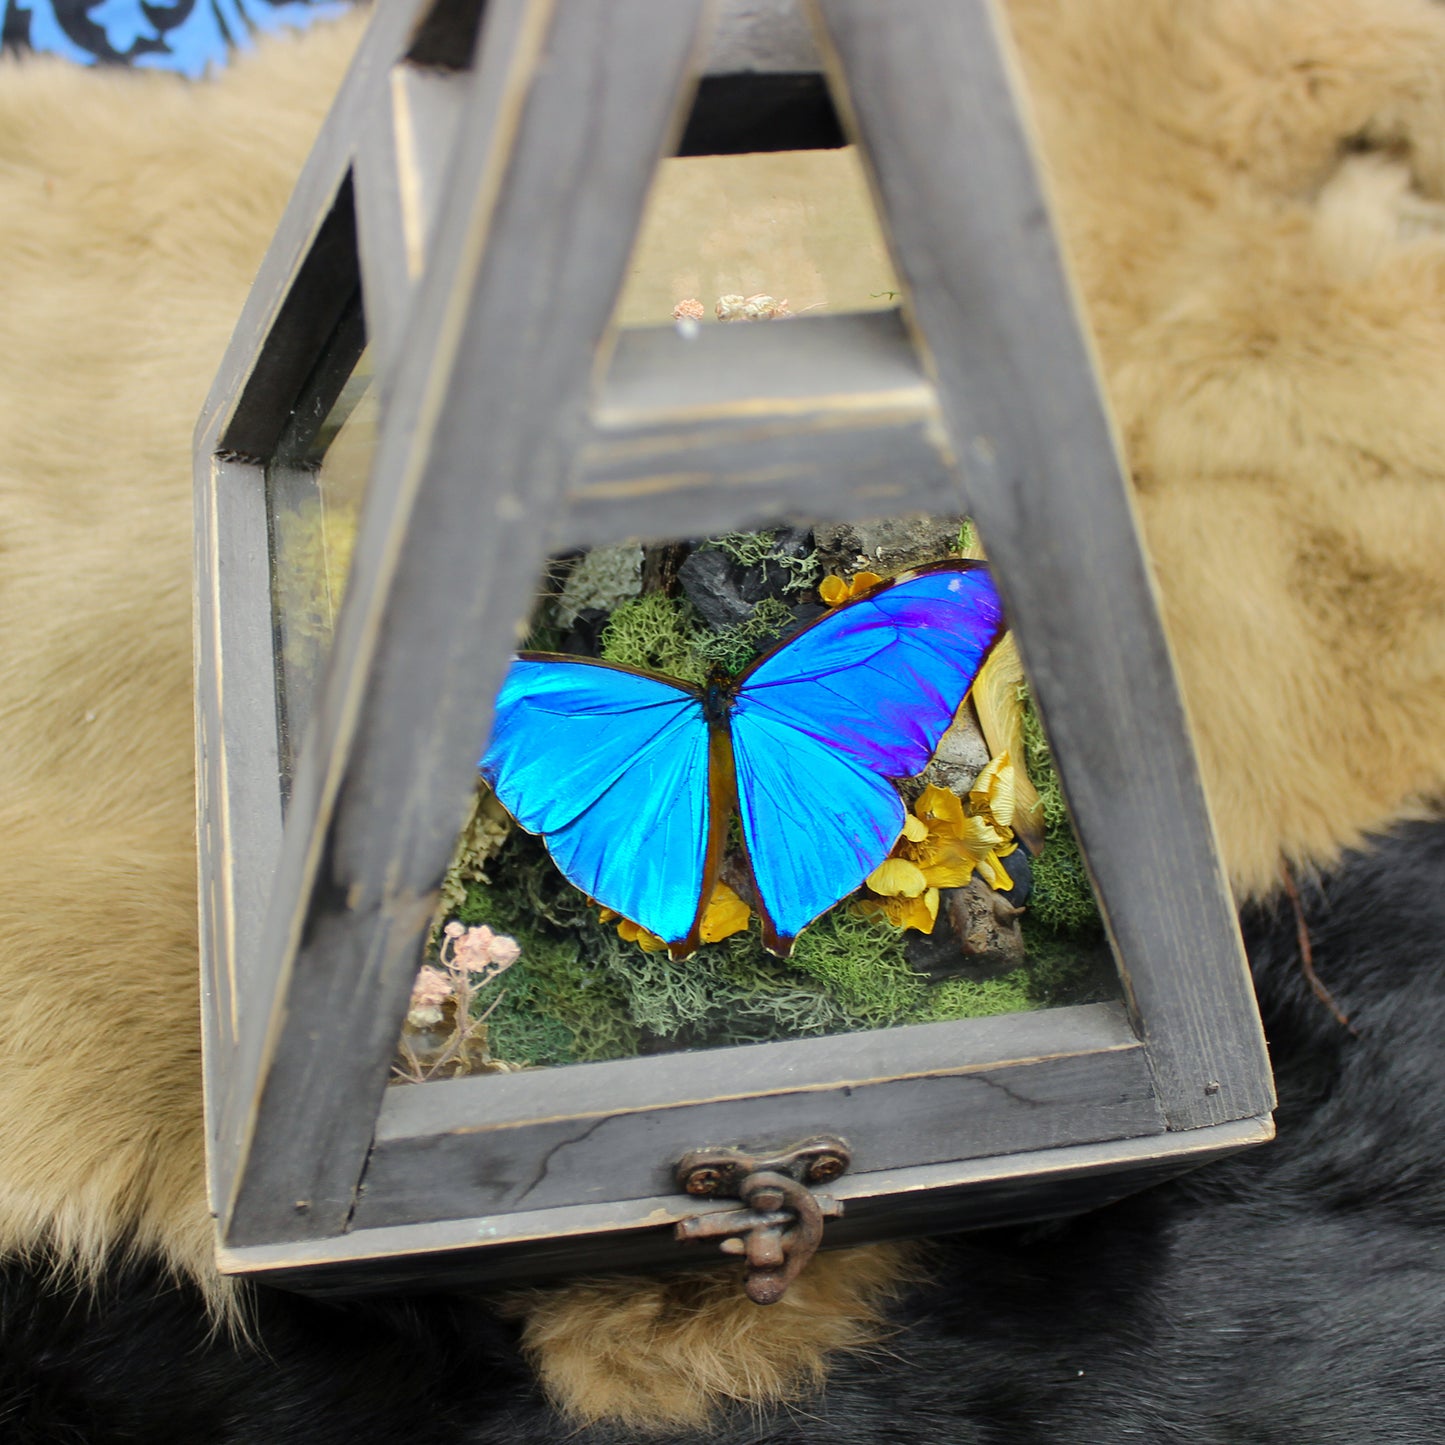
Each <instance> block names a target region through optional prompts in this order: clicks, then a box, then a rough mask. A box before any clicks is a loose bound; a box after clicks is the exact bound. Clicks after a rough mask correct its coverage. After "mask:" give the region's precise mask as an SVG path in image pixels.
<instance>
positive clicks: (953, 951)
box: [903, 915, 970, 983]
mask: <svg viewBox="0 0 1445 1445" xmlns="http://www.w3.org/2000/svg"><path fill="white" fill-rule="evenodd" d="M903 956H904V957H905V958H906V959H907V960H908V966H909V968H911V969H913V970H914V972H915V973H925V974H927V975H928V977H929V979H930V981H931V982H933V983H942V982H943V980H944V979H946V978H957V977H958V976H959V975H960V974H961V973H962V972H963V971H964V969H965V968H967V967H968V965H969V962H970V960H969V959H966V958H965V957H964V956H963V952H962V950H961V949H960V948H959V946H958V935H957V934H956V933H954V931H953V929H952V927H951V926H950V925H949V922H948V919H947V918H945V917H943V916H942V915H940V917H939V919H938V921H937V922H936V923H935V924H934V925H933V932H932V933H914V932H913V931H912V930H910V931H909V932H908V933H907V934H906V935H905V939H904V944H903Z"/></svg>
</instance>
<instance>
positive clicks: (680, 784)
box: [481, 655, 711, 945]
mask: <svg viewBox="0 0 1445 1445" xmlns="http://www.w3.org/2000/svg"><path fill="white" fill-rule="evenodd" d="M481 767H482V775H483V776H484V777H485V778H486V779H487V781H488V782H490V783H491V785H492V787H493V788H494V789H495V790H496V794H497V797H498V798H499V799H500V800H501V802H502V805H503V806H504V807H505V808H506V809H507V811H508V812H509V813H511V815H512V816H513V817H514V818H515V819H516V820H517V822H518V823H520V824H521V826H522V827H523V828H525V829H526V830H527V831H528V832H530V833H540V834H541V835H542V837H543V840H544V841H545V843H546V845H547V851H548V852H549V853H550V854H551V855H552V859H553V861H554V862H555V863H556V864H557V867H558V868H559V869H560V870H561V872H562V874H563V875H564V876H565V877H566V878H567V880H568V881H569V882H570V883H572V884H573V885H574V886H575V887H577V888H580V889H581V890H582V891H583V892H584V893H586V894H588V895H589V896H590V897H592V898H595V899H596V900H597V902H598V903H601V904H603V905H604V906H605V907H607V908H611V909H614V910H615V911H616V912H618V913H620V914H622V915H623V916H624V917H625V918H630V919H632V920H633V921H634V922H635V923H639V924H641V926H642V927H643V928H645V929H647V930H648V931H649V932H650V933H655V934H657V935H658V936H659V937H661V938H663V939H665V940H667V942H668V943H671V944H679V945H681V944H682V942H683V941H684V940H686V939H687V938H688V937H689V935H690V934H692V933H693V931H694V924H695V922H696V919H697V915H698V912H699V903H700V899H701V896H702V892H703V881H704V874H705V871H706V867H707V849H708V839H709V824H710V818H711V800H710V797H709V729H708V725H707V722H706V720H705V719H704V717H703V712H702V700H701V698H700V697H699V696H698V695H697V693H696V692H694V691H692V690H690V689H688V688H686V687H684V686H682V685H680V684H678V683H673V682H669V681H667V680H666V679H664V678H659V677H649V676H647V675H646V674H643V673H637V672H632V671H630V670H628V669H626V668H619V667H613V666H611V665H609V664H607V663H604V662H594V661H590V660H587V659H581V658H563V657H547V656H538V655H528V656H524V657H519V658H517V659H516V660H515V661H514V662H513V663H512V666H511V669H510V671H509V672H508V673H507V680H506V682H505V683H504V684H503V687H502V691H501V693H500V695H499V696H498V698H497V711H496V719H495V721H494V723H493V727H492V738H491V742H490V743H489V744H488V746H487V751H486V754H485V756H484V757H483V758H482V764H481Z"/></svg>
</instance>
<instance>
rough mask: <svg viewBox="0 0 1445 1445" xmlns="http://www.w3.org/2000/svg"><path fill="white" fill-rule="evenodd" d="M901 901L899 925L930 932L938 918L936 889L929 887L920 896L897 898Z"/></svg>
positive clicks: (921, 931)
mask: <svg viewBox="0 0 1445 1445" xmlns="http://www.w3.org/2000/svg"><path fill="white" fill-rule="evenodd" d="M898 901H900V902H902V903H903V907H902V909H901V910H900V912H901V914H902V917H901V918H900V920H899V922H900V926H901V927H903V928H916V929H917V930H918V931H919V932H920V933H932V932H933V925H934V923H935V922H937V920H938V889H936V888H929V889H927V890H926V891H925V892H924V893H923V895H922V896H921V897H918V898H909V899H906V900H898Z"/></svg>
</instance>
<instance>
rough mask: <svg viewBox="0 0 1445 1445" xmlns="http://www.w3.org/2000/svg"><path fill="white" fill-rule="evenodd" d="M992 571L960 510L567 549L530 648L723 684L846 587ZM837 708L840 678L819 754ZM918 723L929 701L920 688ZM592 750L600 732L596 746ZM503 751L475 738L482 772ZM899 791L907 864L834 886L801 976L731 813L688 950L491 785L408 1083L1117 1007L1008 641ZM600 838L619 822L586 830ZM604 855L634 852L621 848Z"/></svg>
mask: <svg viewBox="0 0 1445 1445" xmlns="http://www.w3.org/2000/svg"><path fill="white" fill-rule="evenodd" d="M981 556H982V547H981V545H980V542H979V539H978V536H977V532H976V530H975V529H974V528H973V526H972V524H971V523H970V522H969V521H968V520H967V519H966V518H961V517H924V516H915V517H908V518H903V519H897V518H893V519H888V520H886V521H872V522H856V523H851V522H850V523H824V522H815V523H812V524H811V525H809V524H798V523H796V522H795V523H794V524H793V525H788V526H778V527H775V528H768V529H764V530H761V531H756V532H749V533H740V532H733V533H728V534H725V535H722V536H718V537H712V538H705V539H692V540H676V539H673V540H669V541H665V542H656V541H640V540H633V541H629V542H625V543H622V544H619V545H614V546H606V547H597V548H593V549H591V550H587V551H581V550H578V551H573V552H570V553H568V554H565V555H560V556H556V557H553V558H552V559H551V560H550V562H549V564H548V566H547V568H546V570H545V572H544V573H543V575H542V577H541V578H539V580H538V586H537V592H536V599H535V602H534V604H533V607H532V611H531V616H530V619H529V623H528V635H527V636H526V637H525V638H524V639H523V646H524V648H525V649H527V650H528V651H539V652H543V653H546V654H549V655H556V656H560V657H565V658H581V659H590V660H596V661H602V662H607V663H611V664H614V665H617V666H620V667H623V668H628V669H636V670H638V671H641V672H644V673H648V674H652V675H654V676H657V677H660V678H671V679H675V680H677V681H679V682H681V683H683V684H691V685H694V686H697V687H705V686H706V684H707V683H708V680H709V677H710V676H712V675H714V674H716V673H720V674H721V675H723V676H725V677H728V678H731V677H735V676H737V675H738V674H741V673H743V672H744V671H745V670H746V669H747V668H748V667H749V665H750V664H752V663H754V662H755V661H757V660H758V659H760V658H761V657H764V656H766V655H769V654H772V655H776V656H779V657H784V656H786V654H787V651H788V649H789V648H790V647H791V646H794V645H797V646H802V647H806V646H807V645H808V643H807V636H808V633H809V629H810V625H811V624H816V623H818V622H820V621H821V620H822V619H824V618H825V617H826V616H828V615H829V614H830V612H832V611H833V610H834V609H835V608H837V607H846V606H848V605H850V594H852V595H853V596H855V597H856V596H860V595H865V594H867V593H868V592H869V590H870V588H872V587H879V588H882V589H883V590H884V591H885V592H886V590H887V588H888V580H887V579H889V578H893V577H897V576H900V575H902V576H905V577H906V576H908V575H910V573H911V571H912V570H913V569H915V568H917V567H920V566H922V567H927V566H929V565H931V564H936V563H945V564H946V563H948V562H950V561H951V560H959V561H961V560H963V559H966V558H974V559H977V558H980V557H981ZM582 675H583V676H586V675H587V674H586V673H584V674H582ZM832 700H833V699H832V696H831V694H830V693H829V692H828V690H827V685H826V684H824V685H822V686H820V689H819V692H818V704H819V708H820V714H819V717H818V719H817V721H818V723H819V724H820V726H819V728H818V731H819V732H820V734H821V735H822V736H823V737H824V738H826V737H827V729H828V717H827V710H828V705H829V703H830V702H831V701H832ZM918 705H919V708H920V709H925V708H926V702H925V699H924V698H923V697H922V696H921V695H920V697H919V702H918ZM942 725H943V724H942V723H940V726H942ZM699 726H702V725H701V724H699ZM586 736H587V732H586V728H585V726H584V731H583V742H582V746H584V747H585V746H586V745H587V743H586ZM485 744H486V738H485V736H484V735H483V733H482V730H481V729H480V728H479V732H478V756H479V757H481V755H482V753H483V752H484V751H485ZM779 746H783V747H785V746H786V744H785V743H780V744H779ZM551 785H552V784H551V780H550V779H547V778H543V779H542V780H541V783H540V786H542V787H544V788H545V787H549V786H551ZM619 786H620V787H624V788H625V787H637V786H639V785H638V784H636V783H629V782H627V781H623V782H622V783H620V784H619ZM641 786H642V792H641V793H640V794H639V795H638V796H637V797H636V799H635V805H636V808H637V810H639V811H642V810H646V809H649V808H652V807H654V806H655V805H657V804H658V802H659V801H661V802H662V803H664V804H665V811H666V812H667V813H668V814H671V813H673V812H674V811H676V809H685V808H686V807H687V805H688V801H689V800H688V799H687V798H685V797H679V798H678V799H677V800H676V808H674V807H673V805H672V802H671V801H670V800H665V799H664V800H659V799H657V798H654V797H650V796H647V795H646V785H645V784H643V785H641ZM693 786H698V787H701V786H704V783H703V782H702V781H700V780H694V782H693ZM897 787H898V789H899V793H900V796H901V798H902V801H903V803H904V804H905V805H906V807H907V809H908V814H907V829H906V831H905V833H904V834H903V835H902V836H901V837H899V838H898V839H897V841H896V843H895V844H894V846H893V849H892V852H891V855H890V856H889V858H888V859H887V860H886V861H885V862H884V863H882V864H881V865H880V867H879V869H878V870H877V872H875V873H870V874H869V876H868V878H867V879H866V880H865V881H864V882H863V883H862V884H861V886H855V885H857V880H856V879H851V878H850V879H849V880H847V883H846V886H840V889H839V895H840V896H839V897H838V898H837V900H836V902H834V903H833V904H832V906H830V907H828V908H827V909H826V911H825V912H824V913H823V914H822V915H821V916H820V917H818V918H817V920H816V921H814V922H812V923H810V924H809V925H808V926H807V927H805V928H804V929H803V930H802V932H801V933H800V934H799V935H798V937H797V939H796V942H795V943H794V945H793V948H792V951H791V953H790V955H789V956H788V957H787V958H780V957H776V956H774V955H773V954H772V953H770V952H769V951H768V949H767V948H766V947H765V945H764V941H763V931H762V926H761V917H760V914H761V909H760V907H759V901H758V899H759V895H758V889H759V886H760V885H759V882H758V874H757V871H756V859H752V858H750V855H749V853H748V851H747V849H746V848H745V846H744V842H743V837H742V832H741V829H740V827H739V825H738V820H737V817H736V814H734V815H733V816H732V818H731V820H730V823H729V833H728V838H727V843H726V851H725V854H724V856H723V860H722V863H721V866H720V868H719V869H718V875H717V878H716V882H715V885H713V884H711V883H710V884H709V885H707V886H709V887H710V888H711V891H710V893H709V896H708V897H707V898H706V899H702V898H699V899H698V900H697V902H698V903H699V905H704V912H703V914H702V920H701V943H700V946H699V947H698V948H697V949H696V951H695V952H692V953H690V954H689V955H687V956H685V957H676V958H675V957H672V956H670V953H669V950H668V948H667V947H666V944H665V941H664V939H663V938H661V937H659V936H658V935H656V934H655V933H653V932H651V931H649V929H648V928H647V927H646V925H645V923H640V922H639V921H638V920H637V919H633V918H628V917H625V916H622V915H621V914H619V913H618V912H617V911H616V910H615V909H612V908H609V907H607V906H606V905H605V904H602V903H598V902H597V901H595V900H594V899H593V898H591V897H590V896H589V894H588V892H587V891H586V889H585V887H584V886H582V882H581V880H580V879H579V878H578V876H577V875H576V873H575V872H574V873H573V874H572V876H571V877H569V876H568V875H567V873H566V872H564V871H563V869H562V868H559V865H558V863H557V862H556V861H554V858H553V856H552V855H551V854H550V853H549V850H548V846H547V844H546V842H545V841H544V839H543V838H542V837H539V836H536V835H535V834H533V833H529V832H527V831H526V830H525V829H524V828H523V827H521V826H519V825H518V824H517V822H516V821H515V820H514V819H513V818H512V817H511V816H510V815H509V813H508V812H507V809H506V808H505V807H504V806H503V804H502V802H501V800H500V799H499V798H498V797H497V796H496V794H495V793H494V792H493V789H492V788H491V787H490V786H489V784H488V782H487V780H486V779H485V778H480V779H479V781H478V785H477V793H476V796H475V799H474V803H473V806H472V809H471V812H470V815H469V817H468V821H467V824H466V826H465V828H464V829H463V831H462V834H461V836H460V838H459V839H458V843H457V847H456V850H455V854H454V857H453V859H452V862H451V866H450V868H449V869H448V872H447V875H446V878H445V880H444V881H443V884H442V891H441V900H440V904H439V906H438V910H437V913H436V916H435V919H434V922H433V927H432V930H431V932H430V935H429V939H428V943H427V948H426V955H425V960H424V962H423V964H422V967H421V969H420V972H419V974H418V978H417V983H416V989H415V993H414V996H413V1003H412V1008H411V1010H410V1011H409V1013H408V1017H407V1022H406V1024H405V1026H404V1028H403V1031H402V1035H401V1038H400V1040H399V1043H398V1050H397V1059H396V1063H395V1066H394V1078H395V1079H397V1080H404V1081H410V1082H425V1081H429V1080H431V1079H434V1078H442V1077H453V1076H456V1075H459V1074H464V1073H503V1072H511V1071H513V1070H515V1069H518V1068H535V1067H539V1066H557V1065H565V1064H573V1063H590V1062H595V1061H599V1060H605V1059H617V1058H627V1057H634V1056H637V1055H640V1054H649V1055H650V1054H659V1053H670V1052H676V1051H680V1050H690V1049H707V1048H720V1047H730V1046H735V1045H739V1044H753V1043H762V1042H769V1041H775V1040H782V1039H788V1038H802V1037H815V1036H820V1035H828V1034H838V1033H847V1032H853V1031H857V1030H865V1029H877V1028H888V1027H894V1026H899V1025H905V1024H918V1023H931V1022H942V1021H947V1020H953V1019H961V1018H978V1017H984V1016H993V1015H999V1014H1005V1013H1013V1012H1023V1011H1030V1010H1035V1009H1042V1008H1051V1007H1057V1006H1066V1005H1074V1004H1083V1003H1094V1002H1100V1001H1103V1000H1108V999H1117V998H1118V997H1120V986H1119V980H1118V975H1117V972H1116V971H1115V969H1114V967H1113V961H1112V958H1111V955H1110V951H1109V947H1108V943H1107V939H1106V934H1105V930H1104V927H1103V924H1102V921H1101V918H1100V914H1099V910H1098V907H1097V904H1096V902H1095V899H1094V894H1093V889H1092V885H1091V883H1090V880H1089V876H1088V873H1087V870H1086V868H1085V866H1084V863H1083V859H1082V857H1081V855H1080V853H1079V850H1078V845H1077V843H1076V841H1075V839H1074V835H1073V830H1072V827H1071V825H1070V822H1069V818H1068V814H1067V808H1066V805H1065V804H1064V802H1063V797H1062V793H1061V792H1060V789H1059V784H1058V779H1057V776H1056V774H1055V771H1054V768H1053V763H1052V759H1051V756H1050V754H1049V750H1048V744H1047V740H1046V738H1045V736H1044V733H1043V729H1042V725H1041V723H1040V721H1039V718H1038V714H1037V712H1036V711H1035V709H1034V706H1033V704H1032V701H1031V700H1030V698H1029V694H1028V687H1027V684H1026V682H1025V681H1024V680H1023V675H1022V668H1021V665H1020V663H1019V659H1018V654H1017V650H1016V646H1015V644H1014V642H1013V640H1012V638H1011V637H1008V636H1007V635H1006V634H1005V635H1004V637H1003V639H1002V640H1001V641H1000V642H999V644H998V645H997V646H995V647H994V649H993V651H992V652H991V653H990V654H989V656H988V660H987V661H986V662H985V663H984V665H983V668H982V670H981V672H980V674H979V679H978V682H977V683H976V684H975V685H974V686H973V687H972V688H971V690H970V693H969V697H968V698H967V699H966V700H965V701H964V702H963V703H962V705H961V706H959V707H958V709H957V712H956V715H955V716H954V718H953V721H952V722H951V723H949V724H948V725H947V730H946V732H944V734H943V736H942V738H941V740H940V741H939V743H938V745H937V747H936V749H935V751H934V754H933V757H932V758H931V760H930V761H929V762H928V766H927V768H926V769H925V770H923V772H922V773H921V775H919V776H916V777H913V778H911V779H905V780H900V781H899V782H898V783H897ZM784 803H785V806H784V808H783V809H782V810H780V817H783V816H785V817H786V818H787V826H788V827H789V828H795V827H796V828H801V829H802V830H803V832H804V833H815V832H826V830H828V829H835V830H836V829H838V828H840V827H841V828H843V829H844V830H849V829H854V830H856V829H857V828H860V827H861V826H862V822H861V820H859V819H856V818H844V819H842V820H840V819H839V818H838V817H837V816H836V812H835V810H832V808H831V799H830V797H829V796H828V795H827V792H826V789H825V787H824V785H823V784H822V783H821V781H819V780H816V779H815V777H814V775H813V774H811V773H807V772H806V771H805V775H804V779H803V783H802V786H801V787H799V788H798V790H797V792H796V795H794V796H789V797H788V798H786V799H785V800H784ZM719 805H720V806H728V805H727V804H726V803H723V804H719ZM629 811H630V805H629ZM580 826H582V827H583V828H589V827H596V828H599V829H602V830H604V831H605V829H606V828H607V826H608V825H607V824H606V823H605V822H603V821H593V820H589V819H587V818H584V819H583V820H582V823H581V824H580ZM688 841H689V840H688V839H687V838H684V839H683V841H682V847H683V849H684V850H685V848H686V846H687V843H688ZM597 846H598V847H599V848H603V849H611V848H614V847H622V848H626V847H628V846H630V845H629V844H628V842H627V841H626V840H625V839H624V840H620V841H619V840H617V839H614V838H612V837H608V836H601V837H599V838H598V840H597ZM665 846H675V845H674V844H664V842H663V841H662V840H661V839H660V838H656V837H648V838H646V839H645V840H643V842H642V844H641V848H640V850H639V855H638V856H637V857H635V858H632V859H629V860H628V861H627V864H626V866H627V867H628V868H632V869H637V870H641V871H648V870H657V871H664V870H666V869H668V868H670V866H671V859H668V858H662V857H658V856H656V855H657V852H658V850H661V849H662V848H664V847H665ZM805 846H806V843H805ZM648 853H652V854H653V855H654V856H652V857H648V856H646V855H647V854H648ZM685 902H686V906H688V907H689V908H690V907H691V906H692V905H691V901H690V900H685Z"/></svg>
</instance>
